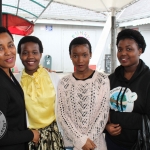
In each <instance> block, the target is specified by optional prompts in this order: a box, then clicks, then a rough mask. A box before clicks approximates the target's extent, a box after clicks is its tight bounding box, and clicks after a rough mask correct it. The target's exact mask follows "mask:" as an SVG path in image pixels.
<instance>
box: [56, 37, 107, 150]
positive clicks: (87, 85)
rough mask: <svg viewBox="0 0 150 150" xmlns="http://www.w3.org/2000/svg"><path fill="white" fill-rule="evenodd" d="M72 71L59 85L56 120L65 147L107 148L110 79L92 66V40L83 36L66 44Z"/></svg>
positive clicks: (74, 148)
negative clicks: (72, 66) (104, 131)
mask: <svg viewBox="0 0 150 150" xmlns="http://www.w3.org/2000/svg"><path fill="white" fill-rule="evenodd" d="M69 53H70V58H71V60H72V62H73V65H74V67H75V70H76V71H75V72H74V73H72V74H70V75H68V76H65V77H63V78H62V79H61V80H60V82H59V85H58V107H57V108H58V110H57V111H58V114H57V115H58V116H57V117H58V121H59V123H60V125H61V126H62V129H63V131H64V135H63V138H64V142H65V146H66V147H72V148H73V150H106V149H107V148H106V144H105V140H104V137H103V130H104V128H105V125H106V123H107V120H108V113H109V79H108V77H107V75H105V74H102V73H99V72H97V71H94V70H91V69H90V68H89V61H90V58H91V56H92V52H91V44H90V42H89V41H88V40H87V39H86V38H83V37H77V38H75V39H73V40H72V41H71V43H70V45H69Z"/></svg>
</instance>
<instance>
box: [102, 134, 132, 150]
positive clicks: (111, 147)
mask: <svg viewBox="0 0 150 150" xmlns="http://www.w3.org/2000/svg"><path fill="white" fill-rule="evenodd" d="M105 140H106V145H107V150H129V149H127V148H124V147H122V146H119V145H116V144H115V143H114V142H112V141H111V139H110V138H109V137H108V136H107V135H105Z"/></svg>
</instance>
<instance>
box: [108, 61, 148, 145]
mask: <svg viewBox="0 0 150 150" xmlns="http://www.w3.org/2000/svg"><path fill="white" fill-rule="evenodd" d="M109 79H110V90H111V91H110V106H111V110H110V120H111V122H112V123H115V124H120V125H121V127H122V131H121V134H120V135H118V136H111V135H109V134H108V133H107V132H106V134H107V135H108V136H109V138H110V139H111V140H112V141H113V142H114V143H116V144H118V145H122V146H123V147H132V145H133V144H134V143H135V142H136V140H137V131H138V130H139V129H141V125H142V117H141V115H142V114H147V115H148V117H149V119H150V69H149V67H148V66H146V65H145V63H144V62H143V61H142V60H140V62H139V65H138V67H137V69H136V71H135V73H134V75H133V76H132V78H131V79H130V80H127V79H126V78H124V68H123V67H122V66H119V67H117V68H116V70H115V72H114V73H113V74H111V75H110V76H109Z"/></svg>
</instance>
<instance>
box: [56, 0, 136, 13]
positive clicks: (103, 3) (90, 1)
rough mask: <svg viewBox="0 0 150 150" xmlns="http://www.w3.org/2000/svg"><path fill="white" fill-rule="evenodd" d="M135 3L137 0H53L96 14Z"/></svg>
mask: <svg viewBox="0 0 150 150" xmlns="http://www.w3.org/2000/svg"><path fill="white" fill-rule="evenodd" d="M137 1H138V0H86V1H85V0H54V2H59V3H62V4H67V5H72V6H76V7H80V8H85V9H89V10H93V11H96V12H107V11H111V8H112V7H113V8H116V10H118V11H119V10H120V9H122V8H124V7H126V6H129V5H131V4H133V3H134V2H137Z"/></svg>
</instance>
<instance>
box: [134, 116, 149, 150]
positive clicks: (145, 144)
mask: <svg viewBox="0 0 150 150" xmlns="http://www.w3.org/2000/svg"><path fill="white" fill-rule="evenodd" d="M131 150H150V120H149V118H148V117H147V115H142V129H141V130H138V138H137V141H136V143H135V144H134V145H133V147H132V149H131Z"/></svg>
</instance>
